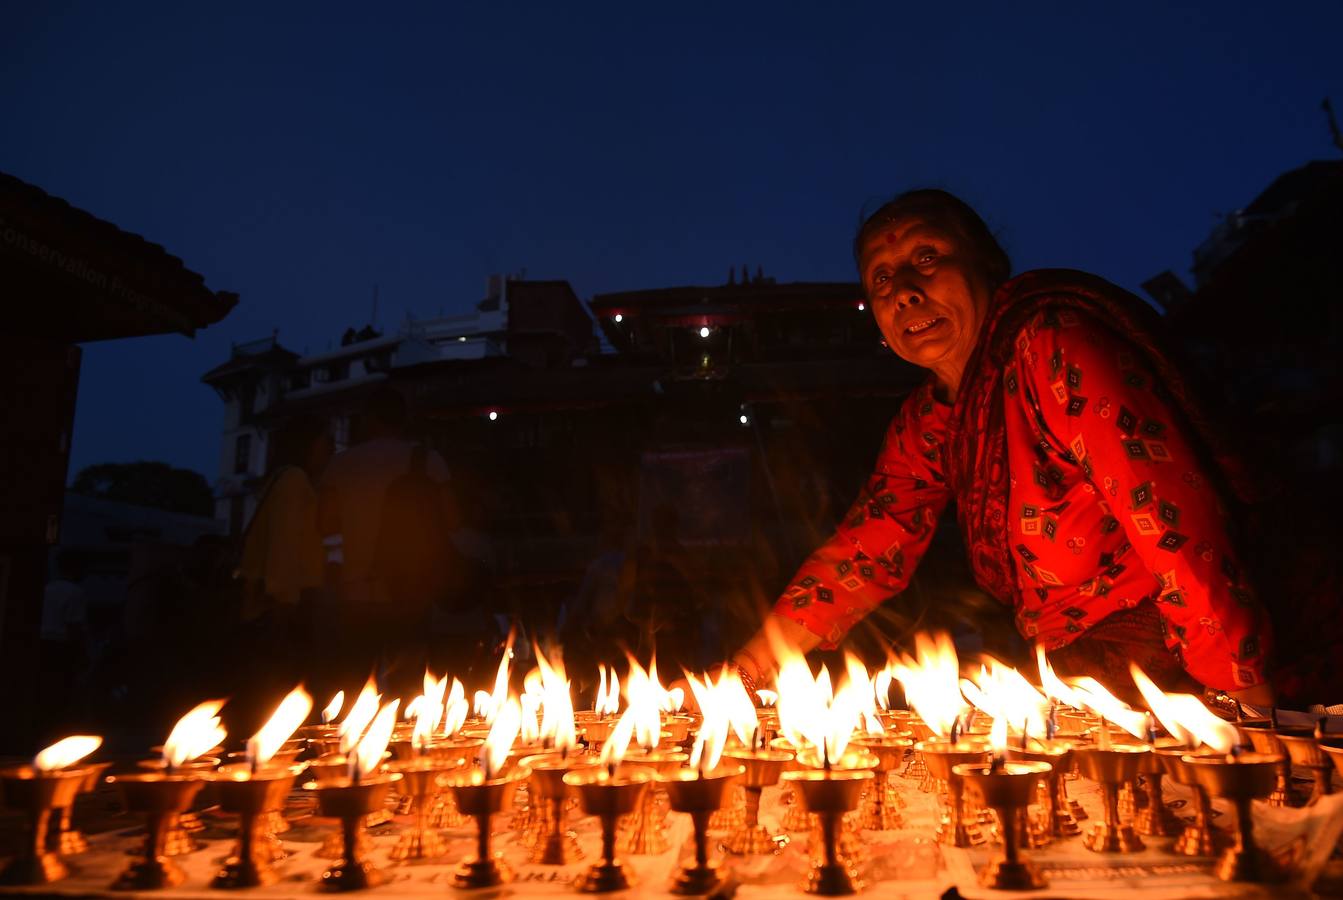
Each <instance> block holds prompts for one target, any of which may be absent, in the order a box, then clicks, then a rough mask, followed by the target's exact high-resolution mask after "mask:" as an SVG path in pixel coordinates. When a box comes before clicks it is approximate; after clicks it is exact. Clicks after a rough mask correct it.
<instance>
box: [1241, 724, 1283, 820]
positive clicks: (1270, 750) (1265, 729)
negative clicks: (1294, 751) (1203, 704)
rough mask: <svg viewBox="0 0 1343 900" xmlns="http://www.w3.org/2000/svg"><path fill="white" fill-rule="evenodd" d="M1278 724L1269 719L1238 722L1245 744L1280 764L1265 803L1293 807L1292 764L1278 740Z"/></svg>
mask: <svg viewBox="0 0 1343 900" xmlns="http://www.w3.org/2000/svg"><path fill="white" fill-rule="evenodd" d="M1276 729H1277V724H1276V723H1275V722H1274V721H1273V720H1272V719H1268V718H1260V719H1242V720H1240V721H1238V722H1236V730H1237V731H1239V732H1240V734H1241V737H1242V738H1243V742H1244V743H1247V744H1249V745H1250V746H1251V747H1253V748H1254V751H1255V752H1256V753H1262V754H1264V755H1265V756H1276V757H1277V758H1278V759H1279V760H1280V762H1279V763H1278V768H1277V771H1276V779H1275V781H1274V783H1273V790H1272V791H1270V792H1269V795H1268V797H1267V798H1265V801H1264V802H1265V803H1267V804H1268V805H1269V806H1277V807H1281V806H1292V805H1293V803H1292V782H1291V777H1292V764H1291V761H1290V759H1289V758H1288V756H1287V748H1286V747H1284V746H1283V745H1282V741H1280V740H1278V734H1277V731H1276Z"/></svg>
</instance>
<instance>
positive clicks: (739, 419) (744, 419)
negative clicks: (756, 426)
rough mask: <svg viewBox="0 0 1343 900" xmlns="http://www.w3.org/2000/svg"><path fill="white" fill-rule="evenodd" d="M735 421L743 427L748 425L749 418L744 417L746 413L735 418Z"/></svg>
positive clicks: (749, 422)
mask: <svg viewBox="0 0 1343 900" xmlns="http://www.w3.org/2000/svg"><path fill="white" fill-rule="evenodd" d="M737 421H738V422H740V423H741V424H743V425H750V424H751V417H750V416H748V415H746V413H742V414H741V415H739V416H737Z"/></svg>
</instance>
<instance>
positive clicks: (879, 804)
mask: <svg viewBox="0 0 1343 900" xmlns="http://www.w3.org/2000/svg"><path fill="white" fill-rule="evenodd" d="M853 743H854V744H855V745H856V746H858V747H861V748H862V749H864V750H866V751H867V752H868V753H871V754H872V755H874V756H875V757H876V758H877V767H876V769H875V770H873V776H874V777H873V783H872V787H871V790H869V791H868V792H867V793H866V794H865V795H864V797H863V804H862V811H861V818H860V826H861V827H862V828H868V829H872V830H875V831H886V830H889V829H892V828H900V827H902V826H903V825H904V817H903V816H901V815H900V805H901V804H900V795H899V794H898V793H897V792H896V790H895V785H893V784H891V773H892V772H893V771H895V769H896V768H897V767H898V766H899V765H900V764H901V763H903V762H904V760H905V753H906V752H908V751H909V750H910V748H912V747H913V746H914V742H913V741H911V740H910V739H908V738H904V737H899V736H897V735H894V734H890V733H884V734H879V735H865V736H863V737H859V738H855V739H854V741H853Z"/></svg>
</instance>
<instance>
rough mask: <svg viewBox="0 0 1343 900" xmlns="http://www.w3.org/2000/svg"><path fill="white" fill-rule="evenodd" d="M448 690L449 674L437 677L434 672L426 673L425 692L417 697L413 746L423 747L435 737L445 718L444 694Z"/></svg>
mask: <svg viewBox="0 0 1343 900" xmlns="http://www.w3.org/2000/svg"><path fill="white" fill-rule="evenodd" d="M447 690H448V676H446V675H444V676H443V677H442V678H435V677H434V676H433V674H432V673H430V672H428V671H426V672H425V673H424V693H423V694H421V695H420V696H419V697H418V698H417V699H418V700H419V701H420V702H419V703H418V704H417V705H416V708H415V726H414V728H412V729H411V733H410V742H411V746H413V747H417V748H423V747H424V746H425V745H427V744H428V743H429V741H430V740H431V739H432V738H433V736H434V732H435V731H437V730H438V725H439V723H440V722H441V721H442V720H443V695H444V694H446V693H447Z"/></svg>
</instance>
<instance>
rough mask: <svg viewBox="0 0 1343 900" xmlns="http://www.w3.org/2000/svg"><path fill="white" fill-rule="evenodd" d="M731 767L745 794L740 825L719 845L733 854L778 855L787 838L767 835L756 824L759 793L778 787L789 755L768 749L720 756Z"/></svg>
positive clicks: (734, 751)
mask: <svg viewBox="0 0 1343 900" xmlns="http://www.w3.org/2000/svg"><path fill="white" fill-rule="evenodd" d="M723 755H724V757H725V758H726V759H727V760H728V762H729V764H731V765H738V766H741V767H742V769H743V775H742V776H741V785H742V788H743V789H744V792H745V802H744V804H743V806H742V811H743V814H742V823H741V825H740V826H739V827H738V828H737V829H736V830H735V831H733V832H732V833H731V834H730V835H729V836H728V837H727V839H726V840H725V841H724V842H723V847H724V849H726V850H727V852H729V853H734V854H739V855H741V854H755V853H778V852H779V851H780V850H782V849H783V845H784V844H786V843H787V838H786V837H783V836H781V835H776V834H773V833H772V832H770V830H769V829H768V828H766V827H765V826H764V825H762V824H761V823H760V794H761V792H762V790H763V789H764V788H766V787H769V786H771V785H775V784H778V783H779V776H780V775H781V774H782V773H783V767H784V765H785V764H786V763H788V762H789V761H791V760H792V759H793V754H791V753H788V752H787V751H783V750H773V749H769V748H751V749H739V750H732V751H729V752H727V753H724V754H723Z"/></svg>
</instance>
